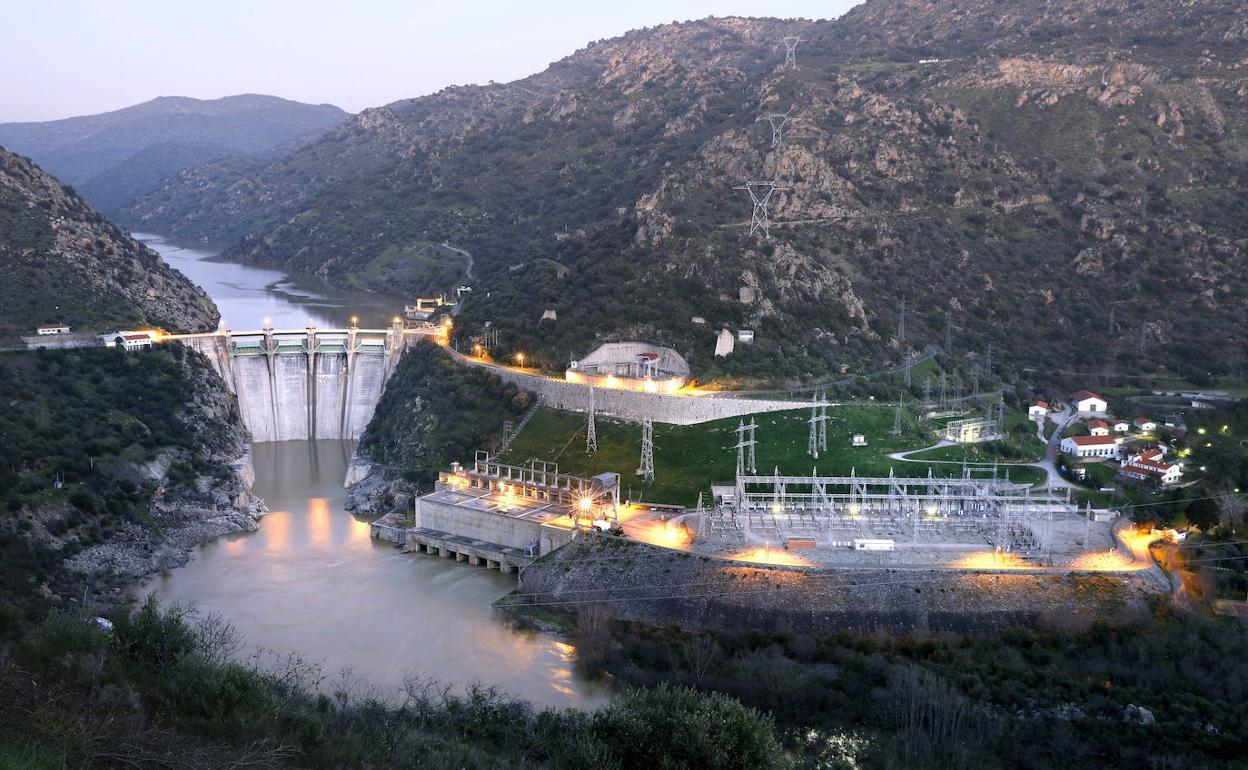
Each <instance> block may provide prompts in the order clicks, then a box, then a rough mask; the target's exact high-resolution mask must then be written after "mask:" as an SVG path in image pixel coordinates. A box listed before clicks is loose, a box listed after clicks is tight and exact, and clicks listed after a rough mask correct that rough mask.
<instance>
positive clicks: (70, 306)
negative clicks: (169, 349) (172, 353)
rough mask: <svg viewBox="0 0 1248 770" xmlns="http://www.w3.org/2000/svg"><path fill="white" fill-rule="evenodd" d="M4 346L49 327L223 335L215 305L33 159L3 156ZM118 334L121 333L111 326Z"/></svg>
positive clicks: (0, 264) (0, 335)
mask: <svg viewBox="0 0 1248 770" xmlns="http://www.w3.org/2000/svg"><path fill="white" fill-rule="evenodd" d="M0 278H2V280H0V340H3V341H5V342H11V341H13V339H14V338H15V337H16V336H17V335H19V334H31V333H33V330H34V327H35V326H37V325H39V324H43V323H54V322H62V323H67V324H70V325H71V326H73V327H75V329H79V328H83V327H85V328H87V329H91V328H94V329H97V330H115V329H116V328H118V327H122V328H127V327H134V326H138V325H154V326H158V327H162V328H166V329H178V330H206V329H215V328H216V325H217V319H218V318H219V314H218V313H217V308H216V306H215V305H214V304H213V303H212V300H210V299H209V298H208V296H207V295H205V294H204V293H203V291H202V290H201V289H199V288H198V287H197V286H195V285H194V284H192V283H191V282H190V281H188V280H187V279H186V277H185V276H183V275H182V274H181V273H179V272H178V271H176V270H174V269H173V268H171V267H169V265H167V264H165V263H164V261H162V260H161V258H160V256H159V255H157V254H156V252H154V251H152V250H151V249H149V248H147V247H146V246H143V245H142V244H140V243H139V242H138V241H135V240H134V239H133V238H131V237H130V235H129V234H128V233H127V232H125V231H124V230H122V229H121V228H119V227H117V226H116V225H114V224H112V223H111V222H109V221H108V220H107V219H105V218H104V217H103V216H101V215H100V214H99V213H98V212H96V211H95V210H94V209H92V208H91V206H89V205H88V204H87V203H86V202H85V201H84V200H83V199H82V198H80V197H79V196H78V195H77V194H76V193H74V191H73V190H71V189H69V188H66V187H64V186H62V185H61V183H60V182H58V181H57V180H55V179H53V178H52V177H50V176H48V175H47V174H46V173H44V172H43V171H42V170H41V169H40V168H39V167H38V166H36V165H35V164H33V163H31V162H30V161H29V160H27V159H26V158H22V157H20V156H17V155H14V154H12V153H10V152H8V151H6V150H4V148H0ZM110 327H111V328H110Z"/></svg>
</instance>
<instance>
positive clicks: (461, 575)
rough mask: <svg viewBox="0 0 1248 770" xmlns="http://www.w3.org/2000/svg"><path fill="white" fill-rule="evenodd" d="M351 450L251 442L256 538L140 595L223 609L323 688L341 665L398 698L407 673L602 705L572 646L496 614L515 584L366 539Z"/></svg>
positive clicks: (251, 639)
mask: <svg viewBox="0 0 1248 770" xmlns="http://www.w3.org/2000/svg"><path fill="white" fill-rule="evenodd" d="M349 452H350V444H349V443H348V442H339V441H315V442H303V441H291V442H282V443H275V444H257V445H255V446H254V447H253V448H252V455H253V460H254V462H255V465H256V477H257V478H256V486H255V492H256V494H258V495H259V496H261V497H263V498H264V499H265V500H266V501H267V502H268V503H269V505H270V506H271V507H272V509H273V512H272V513H270V514H269V515H268V516H266V517H265V518H264V519H262V520H261V523H260V530H259V531H258V532H255V533H247V534H236V535H227V536H225V537H222V538H218V539H217V540H215V541H212V542H209V543H206V544H205V545H203V546H202V547H200V548H199V549H198V550H197V551H196V553H195V555H194V557H193V559H192V561H191V562H190V563H189V564H187V565H186V566H185V567H183V568H180V569H176V570H172V571H170V572H168V573H166V574H164V575H158V576H154V577H153V578H152V579H150V580H149V581H148V583H147V584H146V585H145V586H144V587H143V590H142V593H147V592H148V591H155V592H156V594H157V596H158V597H159V598H160V599H161V601H162V602H181V603H184V604H193V605H195V606H196V607H197V608H199V609H200V610H201V611H204V612H208V611H214V612H219V613H221V614H222V615H223V616H224V617H226V618H227V619H229V620H230V622H232V623H233V624H234V625H235V626H236V627H237V628H238V630H239V632H240V633H241V634H242V636H243V637H244V639H245V640H246V642H247V643H248V644H250V645H256V646H260V647H264V648H267V649H270V650H273V651H274V652H275V653H277V654H278V655H279V656H280V655H285V654H287V653H289V652H298V653H301V654H303V655H304V656H306V657H308V658H309V659H310V660H312V661H315V662H320V663H322V664H323V666H324V670H325V673H326V674H327V676H328V678H329V679H330V680H334V679H336V678H337V677H336V674H337V672H338V671H339V670H341V669H344V668H350V669H352V670H353V672H354V673H355V674H357V675H359V676H361V677H362V678H363V679H364V680H366V681H368V682H371V683H372V684H374V685H376V686H377V687H378V688H380V689H382V690H383V691H384V692H395V691H396V690H397V688H398V687H399V686H400V685H401V684H402V679H403V676H404V674H406V673H409V672H415V673H420V674H422V675H424V676H428V677H433V678H437V679H440V680H442V681H446V682H458V683H466V682H471V681H474V680H477V681H480V682H481V683H483V684H492V685H498V686H499V687H500V688H502V689H503V690H505V691H506V692H509V693H511V694H513V695H518V696H520V697H523V698H526V699H529V700H531V701H533V702H535V703H539V704H543V705H582V706H594V705H597V704H598V703H601V702H603V701H605V699H606V693H605V692H604V691H603V690H602V689H601V688H600V687H597V686H595V685H592V684H591V683H586V682H583V681H581V680H579V679H578V678H577V677H576V676H575V675H574V674H573V672H572V655H571V652H572V650H571V648H570V646H569V645H566V644H563V643H561V642H559V641H557V640H556V639H554V638H553V637H550V636H547V635H545V634H534V633H530V632H522V631H518V630H516V629H512V628H511V627H509V626H507V625H505V624H504V623H502V622H500V621H499V620H498V619H497V618H495V617H494V616H493V615H492V611H491V609H490V604H491V603H492V602H493V601H494V600H496V599H498V598H499V597H501V596H503V595H504V594H506V593H507V592H508V591H510V590H511V589H512V588H513V587H514V583H515V578H514V577H509V576H506V575H502V574H500V573H498V572H497V571H489V570H486V569H484V568H473V567H469V566H467V565H464V564H459V563H456V562H453V561H452V562H447V561H443V560H442V559H438V558H436V557H431V556H427V555H424V554H402V553H400V552H399V551H398V550H397V549H396V548H394V547H393V546H391V545H389V544H383V543H380V542H378V541H375V540H372V539H371V538H370V537H369V527H368V524H367V522H364V521H360V520H358V519H356V518H355V517H353V516H351V515H350V514H348V513H346V512H345V511H344V510H343V508H342V499H343V489H342V479H343V477H344V474H345V472H346V463H347V458H348V455H349Z"/></svg>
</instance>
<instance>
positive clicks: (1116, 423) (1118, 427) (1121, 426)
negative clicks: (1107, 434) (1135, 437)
mask: <svg viewBox="0 0 1248 770" xmlns="http://www.w3.org/2000/svg"><path fill="white" fill-rule="evenodd" d="M1109 427H1110V428H1112V429H1113V431H1114V433H1126V432H1128V431H1130V430H1131V423H1129V422H1127V421H1126V420H1120V419H1117V418H1115V419H1112V420H1110V421H1109Z"/></svg>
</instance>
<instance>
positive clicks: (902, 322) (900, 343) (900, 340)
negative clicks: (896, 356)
mask: <svg viewBox="0 0 1248 770" xmlns="http://www.w3.org/2000/svg"><path fill="white" fill-rule="evenodd" d="M905 345H906V298H905V297H902V298H901V302H899V303H898V304H897V347H899V348H904V347H905Z"/></svg>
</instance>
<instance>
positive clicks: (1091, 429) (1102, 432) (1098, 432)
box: [1088, 419, 1109, 436]
mask: <svg viewBox="0 0 1248 770" xmlns="http://www.w3.org/2000/svg"><path fill="white" fill-rule="evenodd" d="M1088 435H1090V436H1108V435H1109V423H1107V422H1105V421H1104V420H1096V419H1093V420H1088Z"/></svg>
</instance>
